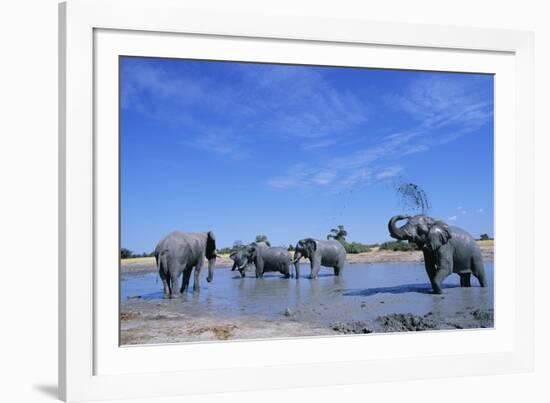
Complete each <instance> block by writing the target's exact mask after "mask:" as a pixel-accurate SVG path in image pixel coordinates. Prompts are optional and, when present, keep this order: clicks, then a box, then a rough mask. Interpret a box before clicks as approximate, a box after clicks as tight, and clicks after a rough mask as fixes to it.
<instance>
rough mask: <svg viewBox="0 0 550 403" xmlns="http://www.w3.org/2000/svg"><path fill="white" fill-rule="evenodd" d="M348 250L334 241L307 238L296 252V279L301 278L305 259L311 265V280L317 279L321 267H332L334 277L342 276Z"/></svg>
mask: <svg viewBox="0 0 550 403" xmlns="http://www.w3.org/2000/svg"><path fill="white" fill-rule="evenodd" d="M346 255H347V253H346V250H345V249H344V247H343V246H342V244H341V243H340V242H338V241H335V240H334V239H331V240H328V241H320V240H318V239H313V238H306V239H302V240H300V241H298V243H297V244H296V248H295V251H294V259H293V261H292V262H293V263H294V270H295V272H296V278H297V279H298V278H300V259H301V258H302V257H305V258H307V259H309V261H310V264H311V274H310V276H309V277H310V278H312V279H314V278H317V275H318V274H319V270H320V269H321V266H325V267H332V268H333V269H334V275H335V276H339V275H340V274H342V270H343V269H344V264H345V263H346Z"/></svg>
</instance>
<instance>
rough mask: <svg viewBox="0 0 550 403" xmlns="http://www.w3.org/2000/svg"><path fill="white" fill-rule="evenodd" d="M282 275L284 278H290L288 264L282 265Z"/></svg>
mask: <svg viewBox="0 0 550 403" xmlns="http://www.w3.org/2000/svg"><path fill="white" fill-rule="evenodd" d="M283 274H284V276H285V278H290V264H289V263H283Z"/></svg>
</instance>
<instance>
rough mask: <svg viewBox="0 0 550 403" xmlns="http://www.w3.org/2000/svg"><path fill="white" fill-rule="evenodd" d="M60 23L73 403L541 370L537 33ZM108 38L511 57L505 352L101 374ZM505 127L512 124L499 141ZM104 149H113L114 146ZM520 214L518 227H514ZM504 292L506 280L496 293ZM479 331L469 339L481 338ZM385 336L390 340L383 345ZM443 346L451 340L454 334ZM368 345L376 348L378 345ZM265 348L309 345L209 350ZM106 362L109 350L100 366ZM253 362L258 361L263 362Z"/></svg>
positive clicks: (63, 361)
mask: <svg viewBox="0 0 550 403" xmlns="http://www.w3.org/2000/svg"><path fill="white" fill-rule="evenodd" d="M60 17H61V18H60V83H61V84H60V97H59V98H60V118H59V120H60V142H59V145H60V150H59V151H60V153H59V155H60V181H59V183H60V186H59V189H60V231H59V232H60V250H59V256H60V275H59V290H60V291H59V293H60V294H59V301H60V302H59V307H60V309H59V317H60V321H59V343H60V345H59V351H60V360H59V390H60V394H61V397H62V398H63V399H66V400H71V401H74V400H93V399H105V398H131V397H148V396H170V395H181V394H187V393H207V392H221V391H232V390H253V389H263V388H281V387H295V386H315V385H336V384H346V383H361V382H368V381H378V380H385V381H388V380H402V379H412V378H417V379H418V378H428V377H441V376H458V375H478V374H488V373H509V372H525V371H530V370H532V368H533V288H534V287H533V285H534V280H533V275H534V273H533V272H534V270H533V269H534V268H533V238H534V237H533V228H534V225H533V222H534V220H533V178H534V171H533V165H532V160H533V158H532V156H533V81H532V77H533V74H532V70H533V63H532V58H533V55H532V52H533V37H532V34H531V33H528V32H512V31H503V30H487V29H474V28H457V27H452V28H451V27H441V26H425V25H412V24H395V23H373V22H368V23H367V22H365V21H360V20H325V19H320V18H306V17H296V16H295V17H291V16H284V17H283V16H276V17H275V16H266V15H260V14H250V15H236V14H235V15H230V16H228V13H227V12H224V13H223V14H219V13H216V12H215V11H210V12H206V11H198V10H189V9H186V8H185V6H184V5H183V4H177V3H174V2H173V1H170V0H160V1H159V0H157V1H146V0H133V1H132V0H118V1H103V0H71V1H70V2H69V3H63V4H62V5H61V6H60ZM281 27H284V33H281ZM103 29H116V30H130V31H134V32H135V31H140V32H135V34H138V35H145V36H147V35H148V34H147V33H148V32H164V33H187V34H199V36H198V37H199V38H201V37H202V35H205V36H204V37H205V38H207V37H212V36H213V35H216V36H223V37H228V38H229V39H231V40H235V41H239V40H241V39H240V38H242V37H245V38H248V39H247V40H250V39H251V38H252V39H254V38H256V39H257V40H262V39H263V40H267V39H269V38H272V39H287V40H291V41H289V43H292V42H294V41H299V42H296V43H305V44H308V43H311V44H325V45H327V46H328V45H331V44H335V45H338V44H339V45H342V46H345V44H346V43H348V44H349V43H353V44H365V45H366V44H369V45H388V46H392V47H394V49H396V50H397V49H404V48H407V49H411V48H412V49H415V50H417V51H421V50H426V49H428V50H433V49H440V50H445V49H447V50H460V51H472V50H475V51H489V52H506V54H508V55H510V57H513V59H514V67H515V68H514V69H512V70H511V74H510V77H507V78H506V80H507V81H510V82H512V83H513V84H514V86H513V88H514V92H515V94H513V95H512V96H515V105H512V106H515V111H514V110H513V109H511V108H509V111H508V113H507V114H508V115H509V118H510V119H511V123H510V126H509V134H506V136H505V138H506V139H508V140H509V143H510V144H511V145H512V147H511V149H512V151H511V152H512V157H514V161H515V163H509V164H508V166H509V167H508V169H511V171H510V172H511V177H513V178H515V181H512V184H511V185H509V186H508V187H509V188H510V190H511V191H512V192H513V195H514V197H513V199H514V201H515V204H514V203H512V204H511V205H509V206H507V207H506V208H507V210H508V213H511V214H513V215H514V218H516V220H515V224H514V226H513V227H511V228H508V229H507V232H506V233H508V234H510V235H509V240H508V241H506V240H505V239H504V238H501V237H500V235H499V240H498V242H499V243H498V248H499V249H498V250H497V255H496V258H497V259H498V258H499V256H503V255H502V254H501V253H504V252H506V249H511V252H510V253H511V255H509V256H515V260H513V262H512V263H511V270H512V272H511V273H512V274H514V275H511V276H510V278H512V279H513V281H512V282H511V283H510V287H511V288H510V289H511V291H510V294H508V295H509V297H510V298H512V299H513V301H514V303H513V305H512V307H513V308H514V309H515V315H510V317H511V318H512V322H511V323H510V326H501V325H500V323H503V322H502V321H501V320H500V319H499V318H498V312H499V311H498V309H497V311H496V313H497V325H498V328H497V331H498V329H503V328H506V329H505V333H506V336H507V339H506V340H507V341H506V343H505V344H502V345H501V346H499V347H498V348H495V350H494V351H493V350H491V351H485V352H483V351H481V352H480V351H477V352H473V353H464V352H460V351H453V350H452V349H448V350H447V351H437V352H435V353H434V354H424V355H423V356H408V357H406V356H403V355H395V356H393V357H392V356H386V357H380V356H379V357H374V356H371V357H370V358H369V357H367V356H364V357H359V359H355V360H353V359H349V358H345V359H340V360H338V359H337V357H336V356H333V357H331V358H330V359H327V360H324V361H318V360H315V359H314V358H313V355H310V356H309V358H307V357H308V356H307V355H304V357H303V359H302V361H295V362H288V361H287V362H284V361H280V362H276V361H270V360H269V359H266V360H265V362H263V363H262V362H260V361H257V362H253V361H247V362H246V363H245V365H246V366H245V367H243V368H240V369H239V371H238V373H237V372H236V371H234V370H233V369H232V368H231V367H230V366H229V367H228V366H227V365H225V366H224V365H223V364H222V363H221V362H220V363H219V365H218V366H217V367H214V366H213V365H214V363H213V362H211V363H210V364H209V365H207V366H203V367H198V366H195V367H193V366H187V367H184V366H183V365H182V367H181V368H175V367H172V368H165V369H164V370H163V369H162V368H160V367H159V366H158V365H154V363H153V362H152V361H148V362H149V364H150V365H151V368H152V370H151V372H152V373H146V372H143V371H141V372H133V373H128V372H125V371H126V370H124V369H122V370H116V368H115V369H113V368H114V367H110V369H109V370H102V369H101V368H98V366H97V362H96V361H97V360H95V359H94V358H97V354H98V352H97V351H98V340H100V339H101V338H102V337H103V335H100V334H98V333H97V326H94V324H97V323H98V320H101V318H104V317H105V315H104V314H103V315H99V319H98V307H97V306H95V305H94V290H95V292H97V288H98V286H101V276H100V279H99V280H98V276H97V273H94V264H97V261H98V259H101V256H98V255H97V254H96V252H97V251H96V250H95V249H94V248H97V245H98V244H100V243H101V241H102V240H103V239H104V237H98V227H97V225H98V224H97V223H98V221H100V219H98V216H97V213H98V210H97V209H98V206H100V205H101V202H102V201H103V198H102V199H101V200H99V201H98V198H97V194H98V193H97V188H96V187H95V186H96V185H95V180H94V178H97V177H98V175H101V171H102V169H103V170H105V168H106V165H105V164H102V166H103V165H105V166H103V168H102V167H101V166H97V165H98V164H97V161H96V163H95V164H94V158H96V157H97V155H96V153H97V151H98V150H99V151H100V152H101V147H105V146H103V145H101V144H100V145H99V146H98V144H96V142H95V141H94V133H93V127H94V126H95V125H97V124H98V122H96V121H94V111H95V113H97V111H98V110H101V107H103V106H104V105H105V104H106V102H103V101H101V103H100V104H98V100H99V99H103V98H101V93H100V94H99V95H98V93H97V92H96V91H97V89H96V88H94V60H95V59H96V58H97V57H98V52H101V51H102V50H101V49H98V47H97V35H95V34H94V32H95V33H97V32H99V31H98V30H103ZM94 38H96V39H94ZM396 45H397V46H399V48H398V47H396ZM113 48H115V47H113ZM113 51H115V52H116V51H117V50H116V49H113ZM465 53H467V52H465ZM404 63H405V64H406V63H407V62H406V61H405V62H404ZM409 64H412V63H409ZM96 68H97V66H96ZM463 69H464V67H463ZM105 99H106V100H108V98H105ZM514 112H515V113H514ZM507 126H508V125H507ZM514 128H515V130H514ZM505 130H506V129H505V128H504V127H503V128H502V131H500V130H499V133H502V132H504V131H505ZM98 147H99V148H98ZM502 149H504V147H503V148H502ZM105 150H107V152H108V150H109V148H108V147H107V148H106V149H105ZM499 152H500V151H499ZM506 152H508V151H502V153H503V155H505V154H504V153H506ZM497 155H498V154H497ZM101 161H105V160H104V159H102V160H101ZM498 172H501V173H502V170H501V169H499V170H498V171H497V173H496V177H498ZM496 195H498V196H499V197H500V196H501V195H502V193H498V192H497V193H496ZM101 211H103V210H101ZM520 212H521V220H520V219H517V218H519V217H520ZM101 215H102V216H104V215H105V214H103V213H102V214H101ZM497 227H498V220H497ZM503 234H504V233H503ZM105 239H106V238H105ZM501 239H503V241H502V242H501ZM506 242H508V243H506ZM117 246H118V245H117ZM519 251H521V254H520V253H518V252H519ZM506 253H508V252H506ZM520 256H521V262H520V261H519V258H520ZM520 263H521V264H520ZM499 264H500V263H499ZM499 267H500V266H499ZM519 274H521V275H519ZM501 285H502V283H500V280H499V287H500V286H501ZM499 306H501V305H500V304H499ZM107 309H108V307H107ZM100 328H102V327H101V326H100ZM482 333H483V332H475V331H474V332H472V334H474V335H475V334H482ZM455 334H456V333H455ZM485 334H487V332H486V333H485ZM434 336H435V337H436V338H437V337H439V336H438V334H436V333H433V334H430V335H427V334H407V335H393V336H389V337H401V338H399V339H397V340H398V341H399V342H400V343H403V342H406V343H414V342H415V339H418V338H419V337H434ZM462 336H465V337H466V336H467V335H466V334H463V335H462ZM385 337H388V336H383V337H379V339H382V338H385ZM443 337H447V338H448V337H453V336H452V335H450V333H447V334H446V335H444V336H443ZM467 337H470V335H469V334H468V336H467ZM472 337H478V336H472ZM479 337H485V336H483V335H482V336H479ZM364 340H365V338H360V337H346V338H321V339H317V340H315V343H321V344H322V343H325V344H327V345H330V344H332V345H334V343H339V344H341V345H344V344H350V345H352V346H353V345H354V344H358V343H359V344H360V343H363V342H364ZM370 340H373V342H372V343H374V341H375V340H376V339H375V338H371V339H370ZM304 342H305V343H304ZM108 343H109V342H107V345H108ZM265 343H271V345H270V346H269V348H270V349H271V348H272V346H273V345H274V343H275V344H276V343H279V344H281V343H282V344H284V345H285V348H287V347H286V346H288V345H290V344H292V343H294V344H295V346H294V347H293V348H294V349H304V346H306V345H307V344H310V343H311V340H310V339H302V340H276V341H261V342H258V341H254V342H240V343H216V344H209V345H208V346H209V347H208V348H209V349H216V350H220V351H221V350H224V349H225V350H228V349H230V348H232V347H231V346H235V345H239V346H240V347H239V348H240V349H241V350H242V349H245V350H246V349H248V350H249V351H261V349H262V348H264V347H265ZM111 345H112V343H111ZM219 346H221V347H219ZM224 346H225V347H224ZM227 346H229V347H227ZM188 347H189V346H185V345H180V346H163V347H149V348H157V349H161V350H166V349H180V350H181V352H182V353H183V352H184V353H185V354H190V351H191V350H190V349H189V348H188ZM144 348H145V347H137V348H132V349H126V350H127V351H131V350H133V352H131V353H129V354H130V355H132V354H134V353H135V354H139V351H138V350H140V349H144ZM193 348H195V349H196V352H199V351H200V349H201V346H200V345H195V346H194V347H193ZM119 350H121V349H119ZM100 351H103V350H101V349H100ZM143 351H146V350H143ZM157 351H160V350H157ZM174 351H175V350H174ZM228 351H229V350H228ZM295 351H298V350H295ZM125 354H126V359H128V360H131V357H130V356H128V353H125ZM103 355H104V354H103V353H102V357H103ZM251 355H252V356H258V354H257V353H255V354H251ZM105 356H107V355H105ZM140 361H141V360H140ZM157 371H159V372H157ZM281 371H284V373H285V376H284V377H281V376H278V374H280V373H281ZM211 378H215V379H216V382H211V383H210V382H208V380H209V379H211Z"/></svg>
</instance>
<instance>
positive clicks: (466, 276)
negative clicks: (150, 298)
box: [154, 215, 487, 297]
mask: <svg viewBox="0 0 550 403" xmlns="http://www.w3.org/2000/svg"><path fill="white" fill-rule="evenodd" d="M401 220H407V222H406V224H404V225H403V226H401V227H398V226H397V222H398V221H401ZM388 230H389V233H390V235H391V236H392V237H393V238H395V239H398V240H407V241H409V242H412V243H415V244H416V245H417V246H418V249H420V250H421V251H422V253H423V256H424V265H425V268H426V273H427V274H428V278H429V280H430V283H431V285H432V289H433V291H434V293H436V294H441V284H442V282H443V280H445V278H447V277H448V276H449V275H450V274H452V273H457V274H458V275H459V276H460V285H461V286H462V287H470V277H471V275H472V274H473V275H474V276H475V277H476V278H477V280H478V281H479V284H480V286H481V287H485V286H486V283H487V281H486V278H485V270H484V267H483V259H482V256H481V250H480V248H479V246H478V244H477V242H476V241H475V239H474V238H473V237H472V236H471V235H470V234H469V233H467V232H466V231H464V230H463V229H461V228H458V227H454V226H450V225H448V224H446V223H445V222H443V221H440V220H436V219H434V218H432V217H429V216H427V215H416V216H413V217H410V216H404V215H397V216H394V217H392V218H391V219H390V221H389V223H388ZM154 256H155V260H156V264H157V269H158V272H159V276H160V278H161V280H162V283H163V286H164V294H165V296H167V297H175V296H178V295H179V294H181V293H185V292H187V290H188V286H189V280H190V277H191V273H192V271H193V269H194V270H195V271H194V283H193V291H199V279H200V272H201V270H202V267H203V265H204V260H205V258H206V260H207V261H208V277H207V279H206V280H207V281H208V282H211V281H212V280H213V278H214V266H215V264H216V257H217V256H218V255H217V252H216V239H215V236H214V233H213V232H212V231H209V232H202V233H183V232H179V231H174V232H171V233H170V234H168V235H167V236H166V237H164V238H163V239H162V240H161V241H160V242H159V243H158V245H157V247H156V248H155V252H154ZM230 258H231V259H232V260H233V262H234V263H233V267H232V269H231V270H232V271H234V270H238V271H239V272H240V274H241V276H242V277H244V276H245V270H246V267H247V266H248V265H252V264H253V265H254V266H255V268H256V271H255V272H256V278H262V277H263V275H264V273H265V272H279V273H281V274H282V275H283V276H284V277H285V278H290V277H291V276H293V277H294V278H296V279H299V278H300V259H301V258H306V259H309V261H310V266H311V273H310V276H309V277H310V278H311V279H316V278H317V276H318V274H319V270H320V268H321V266H324V267H332V268H333V270H334V275H335V276H340V275H342V272H343V269H344V265H345V262H346V250H345V248H344V246H343V245H342V244H341V243H340V242H338V241H336V240H326V241H325V240H318V239H313V238H305V239H302V240H300V241H298V243H297V244H296V247H295V250H294V257H291V256H290V253H289V251H288V250H287V248H282V247H271V246H269V245H268V244H267V243H265V242H253V243H251V244H249V245H247V246H246V247H243V248H241V249H240V250H238V251H237V252H234V253H232V254H231V255H230ZM292 268H294V273H292ZM182 274H183V276H182V284H181V286H180V285H179V277H180V276H181V275H182Z"/></svg>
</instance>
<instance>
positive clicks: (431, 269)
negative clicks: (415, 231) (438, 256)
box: [424, 252, 436, 290]
mask: <svg viewBox="0 0 550 403" xmlns="http://www.w3.org/2000/svg"><path fill="white" fill-rule="evenodd" d="M424 267H425V268H426V274H428V279H429V280H430V284H431V285H432V289H433V290H435V288H436V287H435V284H434V277H435V273H436V268H435V258H434V256H432V254H431V253H428V252H424Z"/></svg>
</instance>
